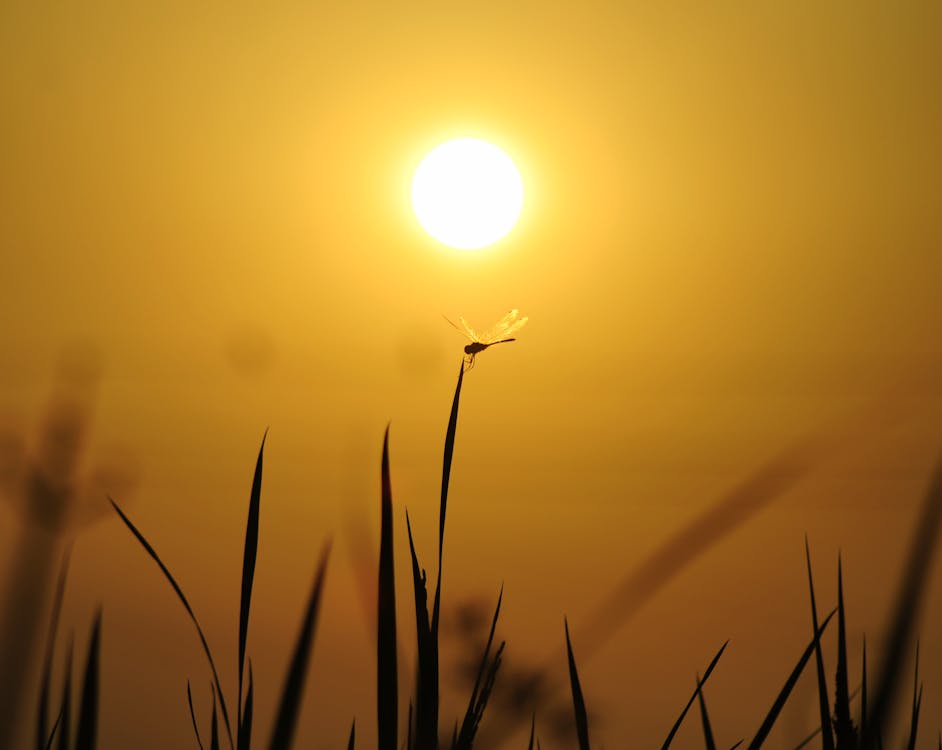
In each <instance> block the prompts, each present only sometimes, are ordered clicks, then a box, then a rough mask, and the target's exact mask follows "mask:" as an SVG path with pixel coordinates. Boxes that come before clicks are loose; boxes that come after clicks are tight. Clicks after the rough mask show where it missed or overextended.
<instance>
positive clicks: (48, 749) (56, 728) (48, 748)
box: [42, 711, 62, 750]
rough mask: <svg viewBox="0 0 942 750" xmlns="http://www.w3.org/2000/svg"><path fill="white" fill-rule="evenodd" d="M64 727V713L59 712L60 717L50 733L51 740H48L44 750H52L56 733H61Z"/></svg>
mask: <svg viewBox="0 0 942 750" xmlns="http://www.w3.org/2000/svg"><path fill="white" fill-rule="evenodd" d="M61 726H62V712H61V711H60V712H59V715H58V716H57V717H56V720H55V722H53V725H52V731H51V732H50V733H49V739H48V740H46V744H45V745H43V748H42V750H52V743H53V742H54V741H55V739H56V732H58V731H59V727H61Z"/></svg>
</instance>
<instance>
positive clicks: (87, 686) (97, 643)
mask: <svg viewBox="0 0 942 750" xmlns="http://www.w3.org/2000/svg"><path fill="white" fill-rule="evenodd" d="M100 656H101V608H100V607H99V609H98V612H97V613H96V614H95V623H94V625H92V635H91V638H90V639H89V644H88V659H87V660H86V662H85V678H84V680H83V681H82V701H81V703H80V704H79V715H78V728H77V729H76V732H75V750H94V748H95V743H96V740H97V737H98V690H99V678H100V668H99V661H100Z"/></svg>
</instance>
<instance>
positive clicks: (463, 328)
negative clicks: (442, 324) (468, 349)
mask: <svg viewBox="0 0 942 750" xmlns="http://www.w3.org/2000/svg"><path fill="white" fill-rule="evenodd" d="M442 317H443V318H445V316H444V315H442ZM460 320H461V322H462V324H463V326H458V325H455V324H454V323H452V322H451V321H450V320H448V318H445V321H446V322H447V323H448V325H450V326H451V327H452V328H454V329H455V330H456V331H458V332H460V333H461V334H462V335H463V336H467V337H468V338H469V339H471V340H472V341H474V340H475V339H474V337H473V336H472V335H471V333H469V332H468V331H469V326H468V324H467V323H465V320H464V318H460ZM472 333H473V332H472Z"/></svg>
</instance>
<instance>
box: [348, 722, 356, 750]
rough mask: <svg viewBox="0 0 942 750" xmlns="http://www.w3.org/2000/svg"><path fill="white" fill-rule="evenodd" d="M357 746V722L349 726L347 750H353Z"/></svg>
mask: <svg viewBox="0 0 942 750" xmlns="http://www.w3.org/2000/svg"><path fill="white" fill-rule="evenodd" d="M356 744H357V720H356V719H354V720H353V723H352V724H351V725H350V738H349V739H348V740H347V750H354V748H355V747H356Z"/></svg>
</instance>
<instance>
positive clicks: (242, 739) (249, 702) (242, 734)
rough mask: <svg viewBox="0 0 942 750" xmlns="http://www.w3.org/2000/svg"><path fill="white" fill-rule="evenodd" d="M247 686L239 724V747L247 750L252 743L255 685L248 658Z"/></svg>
mask: <svg viewBox="0 0 942 750" xmlns="http://www.w3.org/2000/svg"><path fill="white" fill-rule="evenodd" d="M248 662H249V683H248V684H249V686H248V688H247V690H246V692H245V706H244V707H243V709H242V722H241V723H240V724H239V738H238V742H239V747H240V748H243V750H248V748H249V747H250V746H251V744H252V712H253V711H254V709H255V685H254V680H253V679H252V660H251V659H249V660H248Z"/></svg>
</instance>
